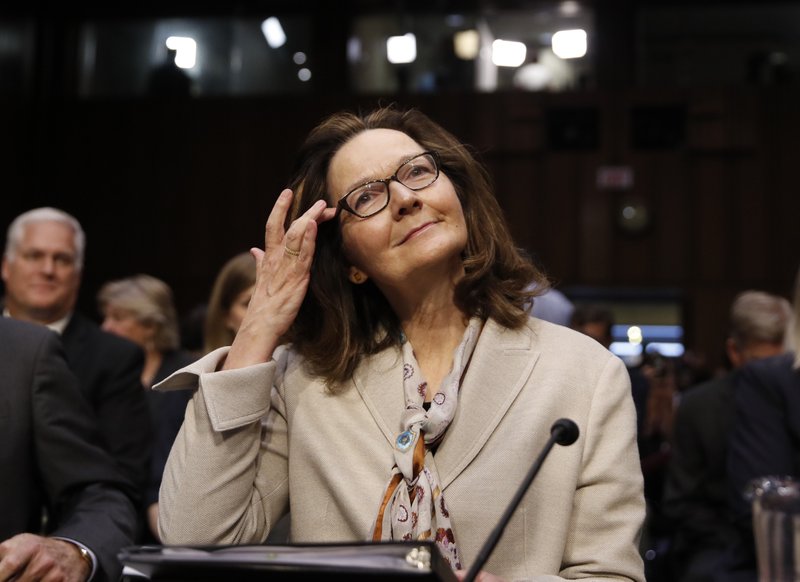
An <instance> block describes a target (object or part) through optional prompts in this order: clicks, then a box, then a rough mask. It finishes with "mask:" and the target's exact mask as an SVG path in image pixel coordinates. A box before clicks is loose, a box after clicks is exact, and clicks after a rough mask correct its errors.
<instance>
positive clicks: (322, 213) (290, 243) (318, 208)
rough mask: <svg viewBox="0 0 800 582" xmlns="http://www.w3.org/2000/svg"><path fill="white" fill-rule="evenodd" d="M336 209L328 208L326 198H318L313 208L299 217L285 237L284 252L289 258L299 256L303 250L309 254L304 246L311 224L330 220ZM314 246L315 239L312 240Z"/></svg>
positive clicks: (311, 251)
mask: <svg viewBox="0 0 800 582" xmlns="http://www.w3.org/2000/svg"><path fill="white" fill-rule="evenodd" d="M335 214H336V209H334V208H327V206H326V204H325V201H324V200H317V202H316V203H314V204H313V205H312V206H311V208H309V209H308V210H306V211H305V212H304V213H303V215H302V216H300V217H299V218H297V220H295V221H294V222H293V223H292V224H291V225H290V226H289V230H287V231H286V235H285V236H284V238H283V253H284V254H285V255H287V257H289V258H297V257H299V256H300V253H301V252H302V253H303V254H305V255H307V256H308V255H309V252H306V251H305V249H304V248H303V245H304V244H305V241H306V240H307V239H308V233H309V228H310V227H309V225H310V224H311V223H313V224H314V227H316V225H317V224H318V223H320V222H325V221H326V220H330V219H331V218H333V216H335ZM312 236H313V237H316V228H314V229H313V235H312ZM312 246H313V240H312ZM313 252H314V251H313V248H312V249H311V250H310V255H311V256H313Z"/></svg>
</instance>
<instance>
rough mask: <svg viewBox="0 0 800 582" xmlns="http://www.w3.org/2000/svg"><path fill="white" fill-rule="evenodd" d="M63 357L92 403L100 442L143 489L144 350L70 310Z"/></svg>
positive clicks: (146, 426)
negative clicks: (101, 439) (101, 438)
mask: <svg viewBox="0 0 800 582" xmlns="http://www.w3.org/2000/svg"><path fill="white" fill-rule="evenodd" d="M61 339H62V341H63V343H64V350H65V352H66V356H67V363H68V364H69V367H70V369H71V370H72V371H73V372H74V373H75V375H76V376H77V377H78V379H79V380H80V387H81V390H82V391H83V393H84V395H85V396H86V399H87V400H88V401H89V402H90V404H91V405H92V408H93V409H94V412H95V415H96V416H97V419H98V422H99V423H100V434H101V435H102V437H103V444H104V446H105V447H106V449H107V450H108V451H109V453H111V456H112V457H113V458H114V459H115V460H116V461H117V463H118V464H119V466H120V469H122V471H123V473H124V474H125V476H126V477H127V478H128V479H130V480H131V481H132V482H134V483H136V484H137V486H138V488H139V491H140V492H143V491H144V488H145V486H146V482H147V475H148V467H149V461H150V452H151V447H152V437H151V428H150V427H151V422H150V414H149V412H148V409H147V402H146V399H145V391H144V388H143V387H142V383H141V379H140V378H141V373H142V366H143V365H144V354H143V352H142V350H141V349H140V348H139V347H138V346H136V345H135V344H134V343H132V342H130V341H128V340H126V339H123V338H120V337H118V336H115V335H113V334H110V333H106V332H104V331H103V330H101V329H100V327H99V326H98V325H97V324H95V323H94V322H92V321H91V320H89V319H87V318H86V317H84V316H82V315H81V314H79V313H75V314H74V315H73V316H72V318H71V319H70V321H69V324H68V325H67V327H66V329H65V330H64V333H63V334H62V336H61Z"/></svg>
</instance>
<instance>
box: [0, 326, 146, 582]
mask: <svg viewBox="0 0 800 582" xmlns="http://www.w3.org/2000/svg"><path fill="white" fill-rule="evenodd" d="M96 426H97V425H96V419H95V417H94V415H93V413H92V411H91V408H90V407H89V405H88V404H87V402H86V401H85V400H84V399H83V397H82V396H81V394H80V391H79V388H78V384H77V380H76V378H75V376H74V375H73V374H72V373H71V372H70V371H69V369H68V368H67V365H66V363H65V361H64V359H63V350H62V347H61V345H60V342H59V339H58V336H57V335H56V334H55V333H53V332H52V331H50V330H49V329H47V328H46V327H43V326H39V325H33V324H29V323H24V322H20V321H14V320H12V319H7V318H0V541H2V540H5V539H8V538H10V537H12V536H14V535H16V534H18V533H23V532H28V533H34V534H42V533H46V534H48V535H51V536H60V537H64V538H68V539H72V540H75V541H78V542H81V543H82V544H84V545H85V546H87V547H88V548H89V549H91V550H92V551H93V552H94V553H95V556H96V557H97V559H98V571H97V573H96V578H95V580H116V579H118V578H119V575H120V572H121V566H120V564H119V562H118V560H117V558H116V554H117V552H118V551H119V549H120V548H121V547H123V546H126V545H130V544H132V543H133V539H134V532H135V528H136V519H137V517H136V509H135V507H134V505H133V502H132V499H131V497H133V496H134V490H133V487H132V486H131V484H130V483H129V482H128V481H127V480H126V479H125V478H124V477H123V476H122V474H121V473H120V471H119V469H118V468H117V466H116V465H115V464H114V461H113V460H112V459H111V457H110V456H109V455H108V453H107V452H106V451H105V450H104V449H103V448H102V447H101V446H100V438H99V435H98V432H97V428H96ZM43 507H45V508H47V514H48V519H47V526H46V528H45V529H44V531H43V528H42V508H43Z"/></svg>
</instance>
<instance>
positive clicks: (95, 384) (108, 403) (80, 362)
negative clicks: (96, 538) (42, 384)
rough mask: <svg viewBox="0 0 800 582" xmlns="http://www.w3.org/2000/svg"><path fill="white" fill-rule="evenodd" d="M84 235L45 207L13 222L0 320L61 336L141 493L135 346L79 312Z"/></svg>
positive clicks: (105, 438)
mask: <svg viewBox="0 0 800 582" xmlns="http://www.w3.org/2000/svg"><path fill="white" fill-rule="evenodd" d="M85 249H86V235H85V233H84V231H83V228H82V227H81V225H80V223H79V222H78V220H77V219H76V218H75V217H74V216H72V215H70V214H67V213H66V212H64V211H62V210H58V209H56V208H50V207H43V208H36V209H33V210H29V211H28V212H25V213H23V214H21V215H19V216H18V217H16V218H15V219H14V220H13V221H12V222H11V224H10V225H9V227H8V232H7V236H6V247H5V251H4V253H3V265H2V277H3V282H4V283H5V297H4V298H3V315H4V316H5V317H11V318H14V319H19V320H23V321H29V322H32V323H37V324H41V325H45V326H47V327H49V328H50V329H52V330H53V331H55V332H57V333H59V334H61V341H62V343H63V345H64V351H65V354H66V358H67V364H68V365H69V367H70V370H72V372H73V373H74V374H75V375H76V376H77V377H78V380H79V381H80V382H79V387H80V389H81V391H82V393H83V395H84V397H85V398H86V400H87V401H88V402H89V404H90V405H91V407H92V408H93V409H94V413H95V415H96V416H97V421H98V423H99V427H100V435H101V437H102V444H103V446H105V448H106V449H107V450H108V452H109V453H110V454H111V457H112V458H113V459H114V460H115V461H116V463H117V464H118V465H119V467H120V469H121V470H122V472H123V473H124V475H125V477H126V478H128V479H129V480H130V481H131V482H133V483H136V484H137V485H139V486H140V490H141V491H143V490H144V487H145V482H146V478H145V476H146V475H147V466H148V460H149V458H150V449H151V446H152V441H151V434H150V415H149V414H148V412H147V402H145V396H144V391H143V390H142V384H141V381H140V376H141V373H142V366H143V362H144V355H143V352H142V350H141V349H139V347H138V346H136V344H134V343H132V342H130V341H128V340H126V339H123V338H120V337H117V336H115V335H113V334H110V333H106V332H104V331H103V330H101V329H100V328H99V327H98V326H97V324H95V323H94V322H93V321H92V320H90V319H89V318H88V317H86V316H84V315H82V314H80V313H78V312H77V311H76V310H75V304H76V302H77V299H78V290H79V288H80V284H81V275H82V273H83V265H84V253H85Z"/></svg>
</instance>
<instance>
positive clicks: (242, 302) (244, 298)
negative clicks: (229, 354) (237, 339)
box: [225, 285, 255, 335]
mask: <svg viewBox="0 0 800 582" xmlns="http://www.w3.org/2000/svg"><path fill="white" fill-rule="evenodd" d="M253 289H255V285H251V286H250V287H248V288H247V289H245V290H244V291H242V292H241V293H239V294H238V295H237V296H236V297H235V298H234V300H233V303H231V306H230V308H229V309H228V314H227V316H226V317H225V327H227V328H228V329H229V330H230V331H231V332H232V333H233V334H234V335H236V332H237V331H239V326H241V325H242V320H243V319H244V314H245V313H247V306H248V305H250V298H251V297H252V296H253Z"/></svg>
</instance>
